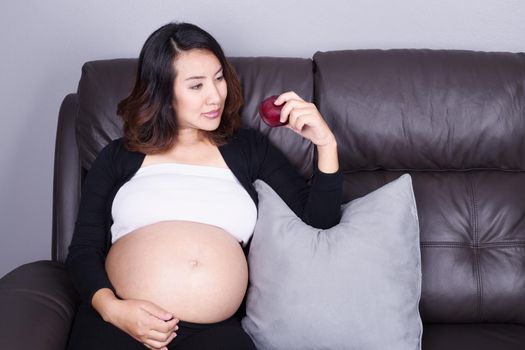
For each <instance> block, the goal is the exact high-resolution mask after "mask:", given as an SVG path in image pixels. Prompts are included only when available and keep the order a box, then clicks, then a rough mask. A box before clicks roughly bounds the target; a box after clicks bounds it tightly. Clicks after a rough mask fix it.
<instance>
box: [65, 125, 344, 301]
mask: <svg viewBox="0 0 525 350" xmlns="http://www.w3.org/2000/svg"><path fill="white" fill-rule="evenodd" d="M219 151H220V153H221V155H222V156H223V158H224V160H225V162H226V164H227V165H228V167H229V168H230V169H231V171H232V172H233V174H234V175H235V176H236V177H237V179H238V180H239V182H240V183H241V185H242V186H243V187H244V188H245V189H246V191H248V193H249V194H250V196H251V197H252V199H253V200H254V202H255V203H256V204H257V203H258V200H257V192H256V190H255V188H254V187H253V182H254V181H255V180H257V179H261V180H263V181H265V182H266V183H267V184H268V185H270V186H271V187H272V188H273V189H274V190H275V192H277V193H278V194H279V195H280V196H281V198H282V199H283V200H284V201H285V202H286V203H287V204H288V206H289V207H290V209H292V210H293V211H294V212H295V213H296V214H297V215H298V216H299V217H300V218H301V219H302V220H304V221H305V222H306V223H308V224H310V225H312V226H314V227H318V228H328V227H331V226H334V225H335V224H337V223H338V222H339V219H340V205H341V200H342V183H343V180H342V174H341V172H340V171H338V172H336V173H333V174H325V173H322V172H320V171H318V170H317V169H316V167H314V176H313V178H312V182H311V185H308V183H307V182H306V181H305V180H304V179H303V178H302V177H301V176H299V175H298V174H297V172H296V171H295V169H294V168H293V167H292V166H291V165H290V163H289V162H288V161H287V160H286V158H285V157H284V156H283V154H282V153H281V152H280V151H279V150H278V149H277V148H275V147H274V146H273V145H272V144H271V143H270V142H269V140H268V139H267V138H266V137H265V136H263V135H262V134H261V133H260V132H258V131H255V130H249V129H242V130H239V131H238V132H236V133H235V135H234V136H232V137H231V138H230V139H229V141H228V142H227V143H226V144H225V145H223V146H220V147H219ZM144 157H145V154H143V153H139V152H129V151H127V150H126V149H125V148H124V145H123V142H122V139H117V140H114V141H112V142H111V143H109V144H108V145H107V146H106V147H104V148H103V149H102V151H101V152H100V153H99V155H98V156H97V159H95V161H94V163H93V165H92V167H91V169H90V170H89V172H88V174H87V176H86V179H85V181H84V183H83V186H82V196H81V200H80V207H79V212H78V217H77V221H76V225H75V232H74V234H73V238H72V241H71V245H70V246H69V254H68V257H67V260H66V267H67V270H68V272H69V275H70V276H71V279H72V281H73V284H74V285H75V287H76V289H77V290H78V291H79V293H80V295H81V298H82V299H83V300H84V301H85V302H88V303H91V299H92V297H93V295H94V294H95V292H96V291H98V290H99V289H101V288H110V289H112V290H113V291H114V288H113V287H112V285H111V283H110V281H109V279H108V276H107V273H106V270H105V267H104V262H105V258H106V255H107V253H108V251H109V248H110V246H111V233H110V227H111V225H112V223H113V221H112V217H111V206H112V203H113V199H114V197H115V195H116V193H117V191H118V190H119V188H120V187H121V186H122V185H123V184H124V183H125V182H127V181H128V180H129V179H131V178H132V177H133V175H134V174H135V173H136V172H137V170H138V169H139V168H140V166H141V165H142V162H143V160H144Z"/></svg>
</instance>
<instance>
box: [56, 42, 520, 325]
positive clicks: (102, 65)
mask: <svg viewBox="0 0 525 350" xmlns="http://www.w3.org/2000/svg"><path fill="white" fill-rule="evenodd" d="M231 62H232V64H233V65H234V67H235V68H236V70H237V71H238V74H239V76H240V80H241V84H242V87H243V92H244V98H245V105H244V108H243V110H242V118H243V123H244V124H245V125H247V126H251V127H255V128H258V129H260V130H262V132H264V133H266V134H268V135H269V137H270V139H272V140H273V142H274V143H275V144H276V145H277V146H278V147H279V148H281V149H282V150H283V151H284V152H285V154H286V155H287V156H288V157H289V159H290V160H291V161H292V163H294V165H295V166H296V167H297V168H298V169H299V171H300V172H301V173H302V174H303V175H304V176H305V177H308V176H309V175H310V169H311V165H312V157H313V148H312V147H311V145H310V144H309V143H308V142H305V141H304V140H302V139H301V138H299V137H297V136H296V135H294V134H293V133H291V132H290V131H289V130H285V129H279V128H274V129H270V128H268V127H267V126H266V125H265V124H263V123H261V122H260V120H259V118H258V116H257V107H258V103H259V102H260V101H261V100H262V99H263V98H264V97H266V96H269V95H273V94H278V93H280V92H283V91H287V90H294V91H296V92H298V94H299V95H301V96H302V97H303V98H305V99H307V100H313V101H314V102H315V103H316V104H317V106H318V108H319V109H320V111H321V113H322V114H323V116H324V117H325V119H326V120H327V122H328V123H329V125H331V127H332V130H333V131H334V133H335V134H336V137H337V139H338V143H339V152H340V160H341V167H342V169H343V171H344V173H345V193H344V194H345V200H351V199H353V198H357V197H360V196H363V195H365V194H367V193H369V192H371V191H372V190H374V189H376V188H378V187H380V186H381V185H383V184H385V183H387V182H389V181H391V180H393V179H395V178H397V177H399V176H400V175H401V174H403V173H405V172H408V173H410V174H411V175H412V177H413V184H414V190H415V195H416V201H417V205H418V212H419V216H420V226H421V254H422V265H423V295H422V299H421V315H422V317H423V320H424V321H426V322H480V321H487V322H521V323H525V215H524V213H525V189H524V188H525V186H523V184H524V183H525V174H524V169H525V141H524V138H523V135H525V55H523V54H510V53H481V52H466V51H430V50H390V51H379V50H356V51H339V52H318V53H316V54H315V55H314V58H313V61H312V60H310V59H299V58H270V57H259V58H232V59H231ZM135 70H136V60H135V59H117V60H104V61H93V62H88V63H86V64H85V65H84V67H83V69H82V77H81V79H80V83H79V88H78V93H77V94H72V95H69V96H68V97H67V98H66V99H65V100H64V103H63V105H62V108H61V111H60V118H59V126H58V131H57V148H56V152H55V177H54V181H55V188H54V214H53V215H54V217H53V258H54V259H55V260H58V261H64V260H65V257H66V255H67V247H68V245H69V242H70V240H71V236H72V233H73V227H74V221H75V218H76V210H77V208H78V200H79V195H80V184H81V176H82V174H83V173H85V171H86V170H87V169H89V168H90V166H91V163H92V161H93V160H94V158H95V156H96V154H97V153H98V151H100V149H101V148H102V147H103V146H104V145H105V144H107V143H108V142H109V141H110V140H111V139H114V138H117V137H120V135H121V131H120V128H121V123H120V120H119V118H118V117H117V116H116V105H117V103H118V102H119V101H120V100H121V99H122V98H123V97H125V96H126V95H127V94H128V93H129V91H130V89H131V85H132V83H133V79H134V74H135ZM75 131H76V133H75ZM75 134H76V137H75Z"/></svg>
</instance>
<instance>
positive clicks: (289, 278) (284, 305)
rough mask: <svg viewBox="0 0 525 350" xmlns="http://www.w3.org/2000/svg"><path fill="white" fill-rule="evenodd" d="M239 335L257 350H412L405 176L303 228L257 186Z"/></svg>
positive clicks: (412, 238) (415, 327)
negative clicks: (337, 216) (327, 222)
mask: <svg viewBox="0 0 525 350" xmlns="http://www.w3.org/2000/svg"><path fill="white" fill-rule="evenodd" d="M255 187H256V189H257V192H258V194H259V216H258V220H257V225H256V227H255V233H254V236H253V240H252V243H251V248H250V253H249V256H248V261H249V268H250V287H249V289H248V296H247V303H246V313H247V315H246V317H244V319H243V320H242V326H243V328H244V329H245V330H246V332H248V334H249V335H250V336H251V337H252V339H253V340H254V342H255V344H256V346H257V348H258V349H264V350H266V349H283V350H292V349H301V350H306V349H334V350H341V349H358V350H385V349H389V350H415V349H420V348H421V336H422V330H423V327H422V323H421V318H420V316H419V308H418V304H419V299H420V295H421V256H420V249H419V224H418V218H417V209H416V204H415V199H414V193H413V189H412V180H411V177H410V175H403V176H401V177H400V178H399V179H397V180H395V181H392V182H391V183H389V184H387V185H385V186H383V187H381V188H379V189H377V190H376V191H374V192H372V193H370V194H368V195H366V196H364V197H362V198H359V199H356V200H353V201H352V202H349V203H347V204H345V205H343V206H342V218H341V222H340V223H339V224H338V225H337V226H335V227H332V228H330V229H328V230H320V229H316V228H313V227H311V226H309V225H307V224H305V223H303V222H302V221H301V220H300V219H299V218H298V217H297V216H296V215H295V214H294V213H293V212H292V211H291V210H290V209H289V208H288V206H287V205H286V204H285V203H284V202H283V201H282V199H281V198H280V197H279V196H278V195H277V194H276V193H275V192H274V191H273V190H272V189H271V188H270V187H269V186H268V185H267V184H265V183H264V182H262V181H256V183H255Z"/></svg>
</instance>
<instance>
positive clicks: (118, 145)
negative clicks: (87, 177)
mask: <svg viewBox="0 0 525 350" xmlns="http://www.w3.org/2000/svg"><path fill="white" fill-rule="evenodd" d="M144 156H145V155H144V154H143V153H140V152H134V151H129V150H128V149H127V148H126V146H125V142H124V139H123V138H122V137H120V138H117V139H114V140H111V141H110V142H109V143H108V144H106V145H105V146H104V147H103V148H102V149H101V150H100V152H99V153H98V155H97V157H96V159H95V163H94V164H93V165H95V164H97V163H102V164H105V165H107V166H108V165H110V166H112V167H125V168H128V167H131V168H135V167H137V166H138V167H140V164H141V163H142V161H143V160H144Z"/></svg>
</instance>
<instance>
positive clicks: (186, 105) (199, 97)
mask: <svg viewBox="0 0 525 350" xmlns="http://www.w3.org/2000/svg"><path fill="white" fill-rule="evenodd" d="M174 67H175V83H174V87H173V89H174V91H173V95H174V101H173V108H174V109H175V113H176V116H177V122H178V126H179V131H180V132H187V131H192V130H195V131H199V130H206V131H212V130H215V129H217V127H218V126H219V123H220V122H221V116H222V112H223V110H224V101H225V100H226V95H227V94H228V88H227V86H226V81H225V80H224V75H223V71H222V66H221V64H220V62H219V60H218V59H217V57H215V55H214V54H213V53H211V52H210V51H207V50H199V49H194V50H190V51H183V52H181V53H180V54H179V55H178V57H177V58H176V60H175V62H174Z"/></svg>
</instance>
